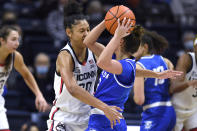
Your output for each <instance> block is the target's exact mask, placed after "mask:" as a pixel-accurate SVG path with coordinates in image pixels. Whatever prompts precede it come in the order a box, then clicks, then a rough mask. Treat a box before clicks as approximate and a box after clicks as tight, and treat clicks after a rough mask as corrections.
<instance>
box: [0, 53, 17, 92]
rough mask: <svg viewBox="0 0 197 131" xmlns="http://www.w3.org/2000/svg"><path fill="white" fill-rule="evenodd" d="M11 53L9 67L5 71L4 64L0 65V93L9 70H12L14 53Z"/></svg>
mask: <svg viewBox="0 0 197 131" xmlns="http://www.w3.org/2000/svg"><path fill="white" fill-rule="evenodd" d="M11 55H12V58H11V59H12V60H11V65H10V66H9V69H8V70H7V71H6V70H5V66H4V65H3V66H2V65H0V95H2V93H3V86H4V85H5V83H6V80H7V79H8V77H9V74H10V72H11V71H12V67H13V63H14V53H12V54H11Z"/></svg>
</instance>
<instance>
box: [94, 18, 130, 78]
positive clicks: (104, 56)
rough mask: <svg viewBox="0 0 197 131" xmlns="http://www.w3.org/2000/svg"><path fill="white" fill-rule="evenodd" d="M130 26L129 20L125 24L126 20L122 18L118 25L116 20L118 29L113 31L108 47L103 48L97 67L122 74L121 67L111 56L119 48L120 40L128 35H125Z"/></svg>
mask: <svg viewBox="0 0 197 131" xmlns="http://www.w3.org/2000/svg"><path fill="white" fill-rule="evenodd" d="M131 26H132V23H130V19H129V20H128V21H127V22H126V18H124V20H123V22H122V24H120V20H119V19H118V27H117V29H116V31H115V34H114V36H113V38H112V39H111V41H110V42H109V43H108V45H107V46H106V47H105V49H104V50H103V52H102V53H101V55H100V56H99V59H98V61H97V65H98V66H99V67H100V68H102V69H103V70H106V71H108V72H110V73H113V74H121V73H122V65H121V63H120V62H118V61H117V60H113V59H112V55H113V54H114V52H115V50H116V49H117V48H118V47H119V46H120V44H121V39H122V38H123V37H124V36H127V35H129V33H127V32H128V31H129V29H130V27H131Z"/></svg>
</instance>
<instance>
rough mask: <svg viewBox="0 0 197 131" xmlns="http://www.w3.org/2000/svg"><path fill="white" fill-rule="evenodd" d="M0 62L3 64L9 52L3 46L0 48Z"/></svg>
mask: <svg viewBox="0 0 197 131" xmlns="http://www.w3.org/2000/svg"><path fill="white" fill-rule="evenodd" d="M0 52H1V53H0V64H4V63H5V60H6V58H7V57H8V55H9V53H8V52H7V51H5V50H4V49H3V48H0Z"/></svg>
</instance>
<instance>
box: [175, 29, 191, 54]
mask: <svg viewBox="0 0 197 131" xmlns="http://www.w3.org/2000/svg"><path fill="white" fill-rule="evenodd" d="M194 38H195V34H194V32H193V31H186V32H184V34H183V37H182V42H183V47H184V49H182V50H180V51H178V53H177V56H181V55H183V54H184V53H185V52H191V51H193V41H194Z"/></svg>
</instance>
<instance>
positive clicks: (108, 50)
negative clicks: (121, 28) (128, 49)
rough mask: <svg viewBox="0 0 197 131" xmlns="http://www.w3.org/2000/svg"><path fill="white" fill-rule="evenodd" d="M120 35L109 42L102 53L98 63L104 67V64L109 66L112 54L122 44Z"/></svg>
mask: <svg viewBox="0 0 197 131" xmlns="http://www.w3.org/2000/svg"><path fill="white" fill-rule="evenodd" d="M120 40H121V38H120V37H116V36H114V37H113V38H112V39H111V41H110V42H109V43H108V45H107V46H106V47H105V49H104V50H103V52H102V53H101V54H100V56H99V58H98V61H97V65H98V66H99V67H101V68H102V66H103V65H106V66H108V65H109V64H108V63H110V62H111V61H112V55H113V54H114V52H115V50H116V49H117V47H118V46H119V45H120Z"/></svg>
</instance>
